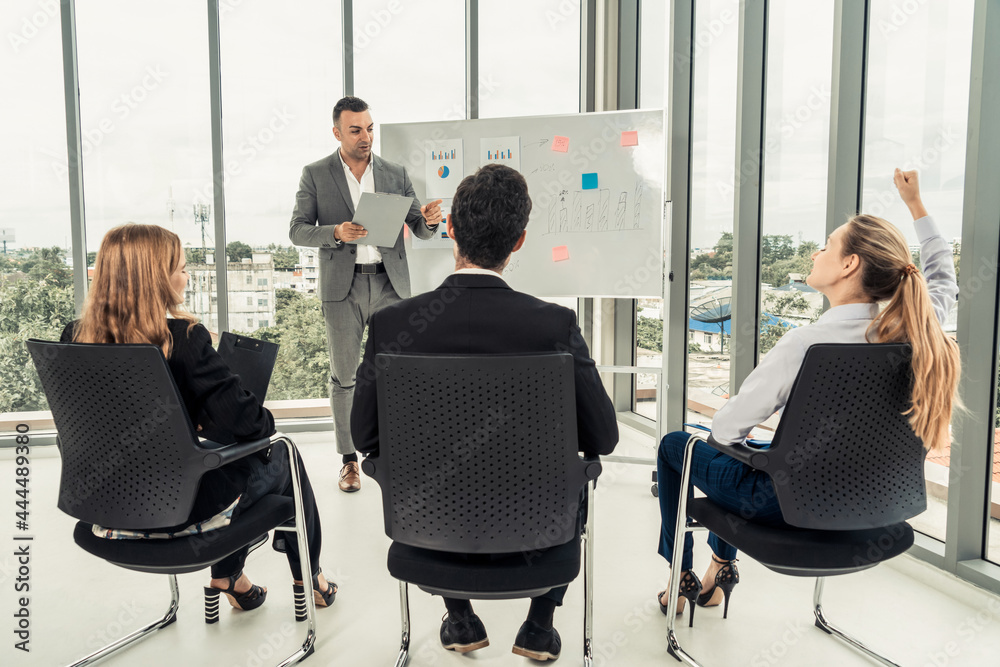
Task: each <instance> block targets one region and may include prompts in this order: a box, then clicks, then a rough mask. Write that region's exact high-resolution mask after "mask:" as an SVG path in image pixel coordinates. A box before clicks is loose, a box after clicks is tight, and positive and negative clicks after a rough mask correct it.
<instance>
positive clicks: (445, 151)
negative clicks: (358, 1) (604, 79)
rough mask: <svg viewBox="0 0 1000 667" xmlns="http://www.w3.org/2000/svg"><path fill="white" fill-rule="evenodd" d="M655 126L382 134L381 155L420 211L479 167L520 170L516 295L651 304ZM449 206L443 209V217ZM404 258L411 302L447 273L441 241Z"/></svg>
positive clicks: (492, 124)
mask: <svg viewBox="0 0 1000 667" xmlns="http://www.w3.org/2000/svg"><path fill="white" fill-rule="evenodd" d="M663 126H664V123H663V111H662V110H641V111H612V112H603V113H590V114H573V115H567V116H535V117H523V118H493V119H482V120H456V121H444V122H429V123H396V124H390V125H383V126H382V127H381V135H382V136H381V149H382V156H383V157H384V158H385V159H387V160H390V161H392V162H396V163H398V164H402V165H403V166H405V167H406V170H407V173H408V174H409V176H410V180H411V181H412V182H413V189H414V191H415V193H416V195H417V197H418V198H419V199H420V201H421V203H426V202H428V201H430V200H431V199H432V197H429V196H428V186H430V190H431V192H432V193H436V194H437V197H443V196H444V195H446V194H448V192H452V193H453V192H454V187H455V186H457V183H458V181H460V180H461V178H462V177H464V176H467V175H469V174H472V173H474V172H475V171H476V170H477V169H478V168H479V167H480V166H482V165H483V164H486V163H488V162H491V161H499V162H502V163H504V164H510V165H511V166H513V167H515V168H518V169H519V170H520V172H521V173H522V174H523V175H524V177H525V179H526V180H527V182H528V194H529V195H530V197H531V200H532V209H531V217H530V218H529V221H528V227H527V232H528V234H527V239H526V240H525V243H524V245H523V246H522V248H521V250H519V251H518V252H516V253H514V255H513V257H512V258H511V261H510V264H509V265H508V266H507V268H506V270H505V271H504V279H505V280H506V281H507V282H508V283H509V284H510V286H511V287H513V288H514V289H517V290H520V291H523V292H527V293H529V294H534V295H536V296H547V297H556V296H578V297H616V298H638V297H660V296H662V294H663V257H664V255H663V253H664V243H665V230H664V227H665V224H664V202H663V199H664V198H663V183H664V172H665V163H666V151H665V142H664V136H663ZM632 132H634V133H636V134H635V135H634V136H633V135H631V134H624V135H623V133H632ZM566 140H568V142H567V141H566ZM633 142H637V143H635V144H634V145H623V144H632V143H633ZM567 143H568V145H567ZM557 149H558V150H557ZM561 149H565V151H563V150H561ZM432 158H433V162H432ZM438 160H442V161H441V162H438ZM439 165H440V166H439ZM456 176H457V177H458V178H456ZM429 179H434V180H431V181H430V182H428V181H429ZM438 179H440V181H439V180H438ZM449 188H450V190H449ZM437 197H434V198H437ZM450 204H451V200H450V198H448V197H445V198H444V202H443V206H444V207H445V211H446V212H447V210H448V208H449V207H450ZM441 230H442V231H443V230H444V227H443V226H442V228H441ZM407 231H408V230H407ZM406 253H407V258H408V262H409V267H410V279H411V283H412V286H413V293H414V294H418V293H421V292H426V291H428V290H431V289H434V288H436V287H437V286H438V285H440V284H441V281H442V280H444V278H445V277H446V276H447V275H448V274H449V273H451V272H452V271H453V270H454V266H455V263H454V258H453V256H452V242H451V241H450V240H449V239H446V238H444V239H442V238H437V239H435V240H434V241H431V242H426V241H424V242H422V241H421V240H420V239H417V240H416V242H415V241H414V239H413V238H412V235H409V234H408V235H407V240H406Z"/></svg>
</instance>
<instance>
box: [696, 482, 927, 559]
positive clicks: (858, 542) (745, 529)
mask: <svg viewBox="0 0 1000 667" xmlns="http://www.w3.org/2000/svg"><path fill="white" fill-rule="evenodd" d="M688 515H689V516H690V517H691V518H693V519H694V520H695V521H697V522H698V523H700V524H701V525H703V526H705V527H706V528H708V529H709V530H710V531H712V532H713V533H715V534H716V535H718V536H719V537H721V538H722V539H723V540H725V541H726V542H728V543H729V544H731V545H733V546H734V547H736V548H737V549H739V550H740V551H742V552H744V553H746V555H747V556H749V557H751V558H753V559H754V560H756V561H758V562H759V563H761V564H762V565H765V566H767V567H769V568H771V569H772V570H775V571H777V572H781V573H782V574H790V575H793V576H803V577H815V576H828V575H832V574H846V573H848V572H856V571H858V570H864V569H867V568H869V567H872V566H875V565H878V564H879V563H880V562H882V561H884V560H888V559H890V558H894V557H895V556H898V555H899V554H901V553H903V552H904V551H906V550H907V549H909V548H910V546H911V545H912V544H913V528H911V527H910V525H909V524H908V523H906V522H905V521H904V522H901V523H896V524H893V525H891V526H885V527H883V528H869V529H865V530H811V529H805V528H793V527H789V526H782V527H776V526H765V525H762V524H758V523H754V522H752V521H747V520H746V519H744V518H742V517H740V516H737V515H735V514H732V513H730V512H727V511H726V510H724V509H722V508H721V507H719V506H718V505H716V504H715V503H713V502H712V501H711V500H709V499H707V498H697V499H694V500H692V501H690V502H689V503H688Z"/></svg>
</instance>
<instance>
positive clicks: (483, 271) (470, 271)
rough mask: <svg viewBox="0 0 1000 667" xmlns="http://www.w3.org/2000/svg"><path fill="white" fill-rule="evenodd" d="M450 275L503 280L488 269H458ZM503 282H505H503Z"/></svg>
mask: <svg viewBox="0 0 1000 667" xmlns="http://www.w3.org/2000/svg"><path fill="white" fill-rule="evenodd" d="M451 275H453V276H461V275H472V276H493V277H494V278H499V279H500V280H503V276H502V275H500V274H499V273H497V272H496V271H490V270H489V269H480V268H478V267H474V268H469V269H458V270H457V271H452V273H451ZM504 282H507V281H506V280H504Z"/></svg>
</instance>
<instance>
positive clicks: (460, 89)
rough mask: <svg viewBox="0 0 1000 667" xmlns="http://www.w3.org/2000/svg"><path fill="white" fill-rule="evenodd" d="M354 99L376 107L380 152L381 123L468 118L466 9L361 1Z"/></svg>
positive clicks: (426, 2)
mask: <svg viewBox="0 0 1000 667" xmlns="http://www.w3.org/2000/svg"><path fill="white" fill-rule="evenodd" d="M335 41H339V40H335ZM354 94H355V95H357V96H358V97H360V98H362V99H364V100H365V101H366V102H368V104H369V105H371V109H372V111H371V113H372V119H373V120H374V121H375V126H376V127H375V131H376V134H375V150H376V152H378V149H379V146H380V144H379V135H378V125H380V124H381V123H412V122H416V121H424V120H457V119H462V118H465V116H466V112H465V109H466V103H465V102H466V95H465V3H464V2H463V1H462V0H408V1H407V2H399V0H355V2H354Z"/></svg>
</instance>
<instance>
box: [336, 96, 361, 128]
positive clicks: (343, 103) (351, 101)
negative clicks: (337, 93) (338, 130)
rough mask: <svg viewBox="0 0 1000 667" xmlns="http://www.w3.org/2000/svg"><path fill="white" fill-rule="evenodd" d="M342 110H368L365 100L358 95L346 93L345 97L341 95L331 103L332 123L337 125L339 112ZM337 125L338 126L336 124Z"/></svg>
mask: <svg viewBox="0 0 1000 667" xmlns="http://www.w3.org/2000/svg"><path fill="white" fill-rule="evenodd" d="M344 111H353V112H354V113H361V112H362V111H368V103H367V102H365V101H364V100H363V99H361V98H360V97H352V96H350V95H348V96H347V97H342V98H340V100H338V101H337V103H336V104H334V105H333V124H334V125H337V124H338V123H339V122H340V114H341V113H342V112H344ZM337 127H340V126H339V125H337Z"/></svg>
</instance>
